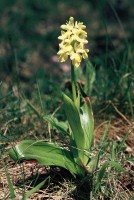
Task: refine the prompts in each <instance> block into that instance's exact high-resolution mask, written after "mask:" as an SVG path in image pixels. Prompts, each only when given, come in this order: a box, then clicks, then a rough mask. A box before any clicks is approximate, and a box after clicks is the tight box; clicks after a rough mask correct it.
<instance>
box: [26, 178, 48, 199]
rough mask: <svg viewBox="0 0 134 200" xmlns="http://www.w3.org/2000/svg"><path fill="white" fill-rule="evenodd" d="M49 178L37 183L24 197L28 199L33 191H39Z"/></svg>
mask: <svg viewBox="0 0 134 200" xmlns="http://www.w3.org/2000/svg"><path fill="white" fill-rule="evenodd" d="M48 179H49V177H48V178H46V179H45V180H44V181H42V182H41V183H39V184H38V185H36V186H35V187H34V188H32V189H31V190H30V191H28V192H27V193H26V195H25V196H24V197H23V199H24V200H27V199H28V198H29V197H30V196H31V195H32V194H33V193H35V192H36V191H38V190H39V189H40V188H41V187H42V186H43V185H44V184H45V183H46V181H47V180H48Z"/></svg>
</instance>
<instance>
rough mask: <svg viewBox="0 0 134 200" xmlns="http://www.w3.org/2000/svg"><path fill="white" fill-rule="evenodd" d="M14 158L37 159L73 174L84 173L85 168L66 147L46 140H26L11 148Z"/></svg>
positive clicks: (41, 162) (11, 154) (17, 159)
mask: <svg viewBox="0 0 134 200" xmlns="http://www.w3.org/2000/svg"><path fill="white" fill-rule="evenodd" d="M9 155H10V156H11V158H13V160H15V161H20V160H24V159H26V160H31V159H33V160H37V161H38V162H39V163H40V164H42V165H48V166H59V167H63V168H65V169H67V170H69V171H70V172H71V174H72V175H74V176H75V175H83V174H84V173H85V172H84V169H83V168H82V167H81V166H78V165H77V164H76V163H75V162H74V159H73V156H72V154H71V153H70V152H69V151H68V150H67V149H65V148H61V147H59V146H58V145H55V144H51V143H46V142H44V141H34V140H24V141H22V142H21V143H20V144H17V145H16V146H15V147H13V148H12V149H11V150H10V153H9Z"/></svg>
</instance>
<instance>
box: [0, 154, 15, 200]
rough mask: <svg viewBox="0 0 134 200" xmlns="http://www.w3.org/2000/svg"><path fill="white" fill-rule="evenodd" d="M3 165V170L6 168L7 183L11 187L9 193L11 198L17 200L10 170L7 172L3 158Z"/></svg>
mask: <svg viewBox="0 0 134 200" xmlns="http://www.w3.org/2000/svg"><path fill="white" fill-rule="evenodd" d="M2 164H3V168H4V171H5V174H6V178H7V182H8V187H9V191H10V198H11V199H15V197H16V196H15V191H14V188H13V184H12V182H11V179H10V176H9V173H8V170H7V168H6V166H5V163H4V160H3V158H2Z"/></svg>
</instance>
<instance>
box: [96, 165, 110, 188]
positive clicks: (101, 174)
mask: <svg viewBox="0 0 134 200" xmlns="http://www.w3.org/2000/svg"><path fill="white" fill-rule="evenodd" d="M108 164H109V162H105V163H104V164H103V165H102V167H101V169H100V171H99V174H98V179H97V184H96V186H95V191H97V190H98V189H99V187H100V184H101V180H102V178H103V176H104V174H105V172H106V168H107V167H108Z"/></svg>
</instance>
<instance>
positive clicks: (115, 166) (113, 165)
mask: <svg viewBox="0 0 134 200" xmlns="http://www.w3.org/2000/svg"><path fill="white" fill-rule="evenodd" d="M109 163H110V164H111V166H112V167H114V168H115V169H117V170H118V171H120V172H123V173H124V174H129V172H127V171H126V170H125V169H124V168H123V167H121V166H120V165H119V164H118V163H117V162H115V161H110V162H109Z"/></svg>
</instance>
